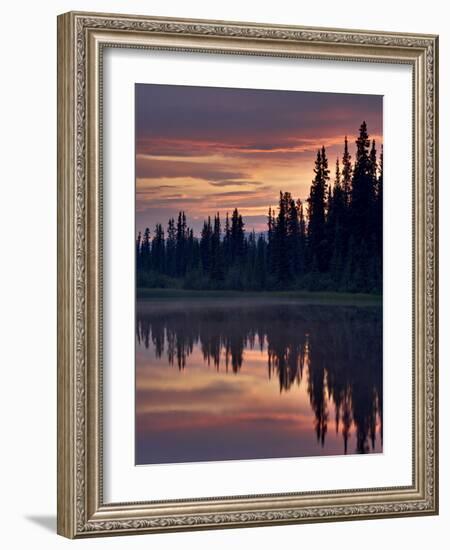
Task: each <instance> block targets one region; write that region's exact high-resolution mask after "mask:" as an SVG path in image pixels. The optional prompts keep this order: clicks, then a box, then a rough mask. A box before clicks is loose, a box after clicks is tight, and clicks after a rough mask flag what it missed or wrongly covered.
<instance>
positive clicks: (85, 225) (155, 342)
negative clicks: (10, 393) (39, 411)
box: [58, 12, 438, 538]
mask: <svg viewBox="0 0 450 550" xmlns="http://www.w3.org/2000/svg"><path fill="white" fill-rule="evenodd" d="M437 46H438V39H437V37H436V36H431V35H413V34H406V33H397V34H393V33H387V32H374V31H354V30H340V29H319V28H304V27H293V26H288V25H287V26H275V25H265V24H256V23H237V22H222V21H194V20H185V19H179V20H178V19H168V18H167V19H166V18H154V17H141V16H129V15H110V14H94V13H74V12H71V13H67V14H64V15H61V16H59V18H58V193H59V196H58V216H59V218H58V239H59V240H58V247H59V248H58V262H59V263H58V312H59V322H58V532H59V533H60V534H61V535H64V536H66V537H70V538H78V537H89V536H100V535H120V534H131V533H150V532H159V531H174V530H188V529H206V528H219V527H223V528H225V527H244V526H249V527H250V526H256V525H258V526H261V525H274V524H287V523H302V522H317V521H340V520H349V519H355V520H356V519H374V518H381V517H399V516H412V515H427V514H436V513H437V511H438V463H437V462H438V418H437V410H438V409H437V399H438V384H437V382H438V376H437V349H438V346H437V320H438V311H437V250H438V247H437V236H438V228H437V177H438V175H437V154H438V149H437V146H438V144H437V114H438V110H437V109H438V107H437V105H438V103H437V101H438V97H437V96H438V74H437V69H438V58H437V55H438V52H437Z"/></svg>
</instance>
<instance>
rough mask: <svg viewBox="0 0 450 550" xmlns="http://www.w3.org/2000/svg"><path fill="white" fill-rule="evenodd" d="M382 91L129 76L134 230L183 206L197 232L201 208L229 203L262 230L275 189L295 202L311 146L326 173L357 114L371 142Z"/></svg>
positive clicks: (304, 182)
mask: <svg viewBox="0 0 450 550" xmlns="http://www.w3.org/2000/svg"><path fill="white" fill-rule="evenodd" d="M382 101H383V98H382V96H375V95H356V94H331V93H318V92H297V91H279V90H249V89H236V88H210V87H197V86H195V87H194V86H173V85H154V84H136V229H137V230H138V231H142V230H143V229H144V228H145V227H150V228H151V229H152V231H153V228H154V226H155V224H157V223H161V224H162V225H163V227H164V228H166V226H167V220H168V219H169V218H170V217H176V216H177V214H178V212H179V211H180V210H184V211H185V212H186V216H187V221H188V225H189V226H190V227H193V228H194V232H195V234H197V235H198V234H199V232H200V230H201V227H202V225H203V220H204V219H205V218H207V217H208V215H211V216H213V215H214V214H215V213H216V212H220V215H221V218H222V219H224V218H225V214H226V212H229V213H230V214H231V211H232V210H233V209H234V208H235V207H237V208H238V209H239V211H240V212H241V213H242V215H243V218H244V222H245V229H246V230H247V231H251V230H252V229H255V230H256V231H257V232H258V231H265V230H266V227H267V226H266V220H267V211H268V208H269V206H272V207H274V206H276V203H277V198H278V195H279V192H280V190H283V191H290V192H291V193H292V194H293V196H294V197H295V198H300V199H302V200H304V199H305V198H306V197H307V196H308V194H309V188H310V185H311V180H312V177H313V167H314V159H315V155H316V153H317V149H318V148H319V147H321V146H322V145H324V146H325V147H326V150H327V155H328V160H329V167H330V173H331V175H332V176H334V169H335V162H336V157H337V156H339V157H341V156H342V150H343V143H344V136H345V135H347V136H348V140H349V148H350V153H351V155H352V160H353V158H354V149H355V139H356V137H357V134H358V129H359V126H360V124H361V122H362V121H363V120H365V121H366V122H367V126H368V132H369V134H370V137H371V138H374V139H375V140H376V142H377V149H378V150H379V148H380V144H381V139H382Z"/></svg>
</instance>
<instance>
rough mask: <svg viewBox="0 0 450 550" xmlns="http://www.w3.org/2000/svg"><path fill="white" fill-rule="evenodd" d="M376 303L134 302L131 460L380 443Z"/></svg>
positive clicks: (302, 452)
mask: <svg viewBox="0 0 450 550" xmlns="http://www.w3.org/2000/svg"><path fill="white" fill-rule="evenodd" d="M382 382H383V378H382V315H381V307H378V306H364V307H362V306H341V305H308V304H306V303H304V302H303V303H302V302H301V301H295V300H289V301H282V300H267V299H264V298H254V299H239V298H230V299H203V300H198V299H197V300H194V299H192V300H175V299H166V300H163V299H162V300H140V301H138V303H137V322H136V463H137V464H154V463H170V462H191V461H209V460H231V459H255V458H278V457H301V456H317V455H336V454H345V453H348V454H350V453H369V452H381V451H382Z"/></svg>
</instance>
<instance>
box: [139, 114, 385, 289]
mask: <svg viewBox="0 0 450 550" xmlns="http://www.w3.org/2000/svg"><path fill="white" fill-rule="evenodd" d="M305 202H306V204H303V202H302V201H301V200H300V199H295V198H294V197H293V196H292V195H291V193H289V192H280V197H279V202H278V208H277V209H276V210H272V209H271V208H269V213H268V221H267V231H266V232H264V233H260V234H256V233H255V232H254V231H252V232H250V233H247V232H246V231H245V224H244V221H243V218H242V215H241V214H240V213H239V211H238V209H237V208H235V209H234V211H233V212H232V214H231V216H229V215H228V213H227V215H226V218H225V220H224V221H222V220H221V219H220V215H219V213H217V214H216V215H215V216H214V217H213V218H211V217H208V219H207V220H205V222H204V225H203V229H202V232H201V236H200V238H198V237H196V236H195V235H194V232H193V230H192V228H190V227H188V225H187V221H186V215H185V213H184V212H180V213H179V215H178V218H177V220H175V219H173V218H172V219H170V220H169V222H168V225H167V230H166V231H165V230H164V228H163V227H162V225H161V224H157V225H156V227H155V230H154V232H153V234H151V232H150V229H149V228H146V229H145V231H144V232H143V233H142V234H141V233H139V234H138V236H137V239H136V261H137V284H138V286H140V287H150V288H170V287H177V288H188V289H234V290H284V289H294V290H296V289H298V290H334V291H346V292H369V293H380V292H381V290H382V255H383V233H382V227H383V219H382V216H383V154H382V151H381V154H380V155H379V156H377V150H376V144H375V140H372V141H371V140H369V135H368V133H367V126H366V123H365V122H363V123H362V124H361V127H360V130H359V136H358V138H357V140H356V154H355V159H354V162H352V158H351V155H350V153H349V148H348V141H347V138H345V142H344V150H343V154H342V158H341V159H339V158H338V159H337V160H336V168H335V173H334V177H333V181H330V170H329V166H328V158H327V154H326V150H325V147H322V148H321V149H319V150H318V151H317V158H316V161H315V166H314V178H313V181H312V184H311V188H310V193H309V197H308V198H307V199H306V201H305Z"/></svg>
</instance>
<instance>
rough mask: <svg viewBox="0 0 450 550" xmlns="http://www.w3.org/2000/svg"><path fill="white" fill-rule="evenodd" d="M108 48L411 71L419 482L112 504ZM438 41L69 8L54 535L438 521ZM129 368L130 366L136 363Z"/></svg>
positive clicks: (61, 47)
mask: <svg viewBox="0 0 450 550" xmlns="http://www.w3.org/2000/svg"><path fill="white" fill-rule="evenodd" d="M106 48H139V49H144V50H148V51H151V50H165V51H184V52H198V53H202V54H203V55H208V54H209V53H216V54H238V55H249V56H269V57H273V58H280V57H281V58H282V57H289V58H302V59H305V58H306V59H328V60H343V61H355V62H360V63H393V64H405V65H408V66H410V67H411V68H412V75H413V76H412V78H413V83H412V90H413V105H412V128H413V138H412V143H413V151H412V174H413V181H412V189H413V193H412V202H413V207H412V210H413V220H412V236H413V243H412V250H413V281H412V283H413V284H412V287H413V299H412V301H413V313H412V319H413V327H412V335H413V338H412V345H411V355H412V365H413V372H412V388H411V391H412V396H413V399H412V402H413V411H412V413H413V414H412V418H411V429H412V475H411V478H412V483H411V484H410V485H407V486H388V487H375V488H361V489H350V488H343V489H342V490H336V489H332V490H325V491H315V492H310V491H305V492H301V493H298V492H287V493H281V494H258V495H246V496H238V495H236V496H231V497H230V496H227V497H220V496H218V497H217V498H211V497H208V498H194V499H186V498H180V499H175V500H174V499H172V500H154V499H152V495H151V494H149V495H148V499H147V501H145V502H133V501H130V502H117V503H115V502H114V503H106V502H104V498H103V493H104V477H103V459H104V450H103V422H104V417H103V386H102V384H103V375H104V372H103V369H104V365H103V336H102V327H103V305H102V304H103V263H102V262H103V248H102V230H103V225H102V208H103V203H102V200H103V155H102V140H103V126H102V120H103V119H102V93H101V92H102V86H103V81H102V77H103V52H104V50H105V49H106ZM437 119H438V38H437V36H432V35H416V34H406V33H387V32H375V31H353V30H341V29H320V28H304V27H295V26H292V27H291V26H281V25H279V26H278V25H265V24H255V23H238V22H222V21H200V20H187V19H170V18H156V17H143V16H132V15H111V14H95V13H77V12H70V13H66V14H63V15H61V16H59V17H58V533H59V534H61V535H63V536H66V537H69V538H82V537H89V536H101V535H120V534H134V533H151V532H161V531H183V530H192V529H208V528H211V529H212V528H231V527H245V526H249V527H250V526H262V525H275V524H288V523H304V522H317V521H340V520H352V519H353V520H356V519H374V518H383V517H384V518H385V517H401V516H416V515H430V514H437V513H438V371H437V369H438V342H437V338H438V332H437V323H438V275H437V266H438V257H437V254H438V241H437V239H438V216H437V206H438V191H437V185H438V173H437V170H438V162H437V155H438V137H437V136H438V134H437V128H438V120H437ZM130 368H133V366H132V365H130Z"/></svg>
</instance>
